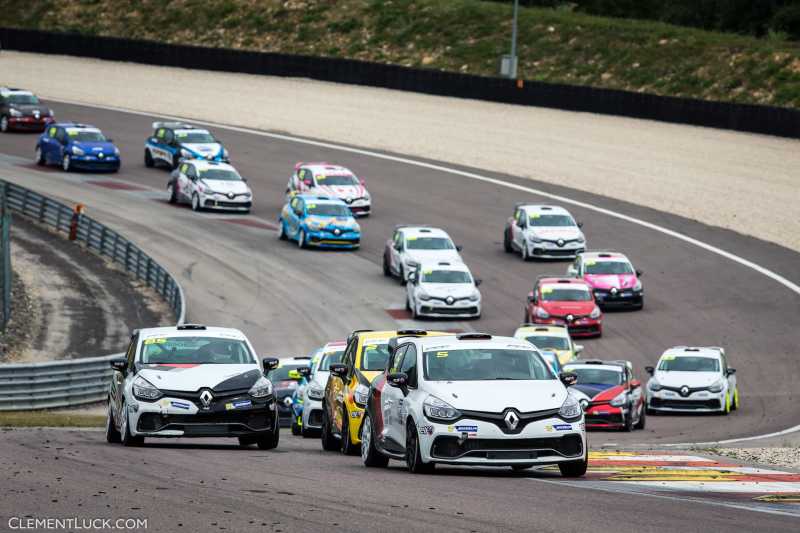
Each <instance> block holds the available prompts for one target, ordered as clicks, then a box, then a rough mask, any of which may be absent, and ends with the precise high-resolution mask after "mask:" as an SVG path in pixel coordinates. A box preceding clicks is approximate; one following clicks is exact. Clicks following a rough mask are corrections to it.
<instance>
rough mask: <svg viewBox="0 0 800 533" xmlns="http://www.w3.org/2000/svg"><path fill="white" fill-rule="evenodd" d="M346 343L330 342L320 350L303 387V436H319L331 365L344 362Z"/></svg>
mask: <svg viewBox="0 0 800 533" xmlns="http://www.w3.org/2000/svg"><path fill="white" fill-rule="evenodd" d="M346 344H347V343H345V342H344V341H336V342H329V343H328V344H326V345H325V346H323V347H322V348H321V349H320V350H319V360H318V361H316V362H315V363H314V367H313V368H312V370H311V376H310V377H309V379H308V384H307V385H306V386H305V388H304V389H303V415H302V416H303V418H302V420H303V423H302V426H301V427H302V429H301V433H302V435H303V437H318V436H319V434H320V431H321V430H322V399H323V398H324V397H325V386H326V385H327V384H328V378H329V377H330V375H331V365H333V364H337V363H341V362H342V355H343V354H344V349H345V347H346ZM315 357H316V356H315ZM312 359H313V358H312Z"/></svg>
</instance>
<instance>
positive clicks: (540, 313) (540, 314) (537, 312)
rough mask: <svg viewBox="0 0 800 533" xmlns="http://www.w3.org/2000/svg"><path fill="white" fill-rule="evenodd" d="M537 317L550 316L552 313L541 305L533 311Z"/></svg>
mask: <svg viewBox="0 0 800 533" xmlns="http://www.w3.org/2000/svg"><path fill="white" fill-rule="evenodd" d="M533 314H534V315H536V317H537V318H550V313H548V312H547V311H545V310H544V309H542V308H541V307H537V308H536V310H535V311H534V312H533Z"/></svg>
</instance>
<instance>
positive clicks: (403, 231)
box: [383, 226, 463, 284]
mask: <svg viewBox="0 0 800 533" xmlns="http://www.w3.org/2000/svg"><path fill="white" fill-rule="evenodd" d="M460 251H461V246H456V245H455V244H453V240H452V239H451V238H450V236H449V235H448V234H447V233H446V232H445V231H444V230H441V229H439V228H430V227H427V226H397V227H395V230H394V234H393V235H392V238H391V239H389V240H388V241H386V246H385V247H384V250H383V275H384V276H397V277H398V278H399V279H400V283H401V284H405V283H406V281H408V274H409V273H410V272H411V271H413V270H416V269H417V268H419V266H420V265H421V264H422V263H432V262H438V261H448V262H452V263H463V261H462V259H461V254H459V252H460Z"/></svg>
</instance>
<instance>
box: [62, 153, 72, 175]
mask: <svg viewBox="0 0 800 533" xmlns="http://www.w3.org/2000/svg"><path fill="white" fill-rule="evenodd" d="M61 168H62V169H64V172H70V171H71V170H72V157H70V155H69V154H64V157H63V158H61Z"/></svg>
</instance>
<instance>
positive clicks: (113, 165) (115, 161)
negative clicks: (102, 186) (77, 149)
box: [70, 155, 122, 170]
mask: <svg viewBox="0 0 800 533" xmlns="http://www.w3.org/2000/svg"><path fill="white" fill-rule="evenodd" d="M121 164H122V161H120V158H119V157H116V156H113V157H112V156H107V157H103V158H102V159H101V158H99V157H97V156H94V155H71V156H70V165H71V166H72V168H80V169H85V170H119V167H120V165H121Z"/></svg>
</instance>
